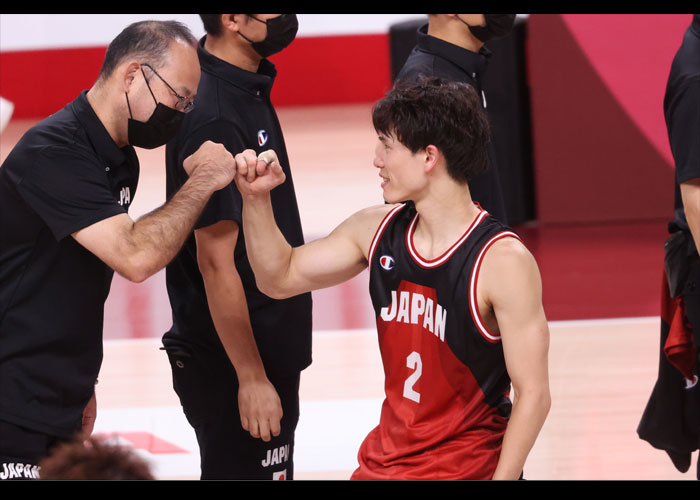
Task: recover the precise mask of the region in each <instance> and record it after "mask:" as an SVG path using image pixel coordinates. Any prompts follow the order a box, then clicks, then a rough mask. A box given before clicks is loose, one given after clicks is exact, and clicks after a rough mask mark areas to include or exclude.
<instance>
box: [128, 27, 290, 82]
mask: <svg viewBox="0 0 700 500" xmlns="http://www.w3.org/2000/svg"><path fill="white" fill-rule="evenodd" d="M283 15H284V14H283ZM246 16H248V17H249V18H251V19H255V20H256V21H257V22H259V23H262V24H264V25H265V26H267V21H263V20H261V19H258V18H257V17H255V16H254V15H253V14H246ZM238 34H239V35H241V36H242V37H243V38H244V39H245V41H246V42H248V43H250V44H251V45H252V44H254V43H257V42H254V41H253V40H251V39H250V38H248V37H247V36H245V35H244V34H243V33H241V32H240V31H239V32H238ZM265 37H267V35H265ZM141 71H143V70H141Z"/></svg>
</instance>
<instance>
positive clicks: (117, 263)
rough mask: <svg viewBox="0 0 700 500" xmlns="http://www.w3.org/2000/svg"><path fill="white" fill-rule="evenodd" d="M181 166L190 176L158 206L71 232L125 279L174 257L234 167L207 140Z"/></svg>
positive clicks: (140, 276)
mask: <svg viewBox="0 0 700 500" xmlns="http://www.w3.org/2000/svg"><path fill="white" fill-rule="evenodd" d="M184 167H185V170H187V172H188V174H189V175H190V177H189V178H188V180H187V182H186V183H185V184H184V185H183V187H182V188H181V189H180V190H179V191H178V192H177V193H176V194H175V195H174V196H173V197H172V198H171V199H170V200H169V201H168V202H167V203H166V204H164V205H163V206H161V207H159V208H157V209H156V210H154V211H153V212H151V213H149V214H147V215H144V216H143V217H141V218H140V219H139V220H138V221H136V222H134V221H133V220H132V219H131V217H129V215H128V214H119V215H115V216H113V217H109V218H107V219H104V220H101V221H99V222H96V223H95V224H92V225H90V226H88V227H86V228H83V229H81V230H79V231H76V232H75V233H73V235H72V236H73V237H74V238H75V239H76V241H78V243H80V244H81V245H83V246H84V247H85V248H87V249H88V250H89V251H90V252H92V253H93V254H95V255H96V256H97V257H99V258H100V259H101V260H102V261H103V262H104V263H105V264H107V265H108V266H110V267H111V268H112V269H114V270H115V271H116V272H117V273H119V274H121V275H122V276H124V277H125V278H127V279H129V280H131V281H135V282H141V281H143V280H145V279H146V278H148V277H149V276H151V275H153V274H154V273H156V272H157V271H159V270H160V269H162V268H163V267H165V265H166V264H168V262H170V261H171V260H172V259H173V257H175V255H176V254H177V252H178V251H179V250H180V247H181V246H182V245H183V243H184V242H185V239H186V238H187V236H188V235H189V234H190V232H191V231H192V228H193V227H194V223H195V222H196V221H197V218H198V217H199V214H200V213H201V212H202V209H203V208H204V206H205V205H206V203H207V200H209V197H210V196H211V195H212V193H214V192H215V191H217V190H218V189H221V188H223V187H224V186H227V185H228V184H230V183H231V180H232V179H233V174H234V171H235V164H234V161H233V156H232V155H231V154H230V153H229V152H228V151H226V149H225V148H224V147H223V146H222V145H221V144H214V143H212V142H206V143H204V144H203V145H202V146H201V147H200V148H199V150H197V152H195V153H194V154H193V155H191V156H190V157H188V158H187V159H186V160H185V162H184Z"/></svg>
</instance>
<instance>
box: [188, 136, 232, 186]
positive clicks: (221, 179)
mask: <svg viewBox="0 0 700 500" xmlns="http://www.w3.org/2000/svg"><path fill="white" fill-rule="evenodd" d="M182 167H183V168H184V169H185V172H187V175H189V176H190V177H194V176H197V177H199V178H200V179H202V180H203V181H204V182H206V183H207V184H209V185H211V187H212V190H213V191H217V190H219V189H223V188H224V187H226V186H228V185H229V184H231V181H232V180H233V176H234V175H235V173H236V163H235V161H234V159H233V155H232V154H231V153H229V152H228V151H227V150H226V148H225V147H224V146H223V145H221V144H218V143H215V142H212V141H205V142H204V143H202V145H201V146H200V147H199V149H197V151H195V152H194V153H192V154H191V155H190V156H188V157H187V158H185V160H184V161H183V162H182Z"/></svg>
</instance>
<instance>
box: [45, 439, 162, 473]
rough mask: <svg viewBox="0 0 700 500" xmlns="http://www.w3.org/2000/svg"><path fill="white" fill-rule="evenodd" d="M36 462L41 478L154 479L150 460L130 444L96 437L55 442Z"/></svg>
mask: <svg viewBox="0 0 700 500" xmlns="http://www.w3.org/2000/svg"><path fill="white" fill-rule="evenodd" d="M39 466H40V468H41V469H40V479H43V480H59V479H69V480H137V479H141V480H143V479H146V480H147V479H155V478H154V477H153V475H152V473H151V468H150V464H148V462H146V461H145V460H144V459H142V458H141V457H140V456H138V455H137V454H136V452H135V451H134V450H133V449H132V448H129V447H125V446H122V445H119V444H116V443H110V442H108V441H106V440H100V439H97V438H90V439H88V440H87V441H85V440H83V439H80V438H77V439H75V440H74V441H71V442H67V443H64V444H62V445H60V446H57V447H56V448H54V450H53V451H52V452H51V454H50V455H49V456H48V457H46V458H45V459H43V460H42V461H41V462H40V464H39Z"/></svg>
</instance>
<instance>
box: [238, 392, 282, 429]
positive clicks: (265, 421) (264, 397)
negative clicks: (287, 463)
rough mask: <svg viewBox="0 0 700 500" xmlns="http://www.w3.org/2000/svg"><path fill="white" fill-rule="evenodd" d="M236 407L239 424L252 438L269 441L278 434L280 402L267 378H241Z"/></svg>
mask: <svg viewBox="0 0 700 500" xmlns="http://www.w3.org/2000/svg"><path fill="white" fill-rule="evenodd" d="M238 409H239V411H240V414H241V425H242V426H243V428H244V429H245V430H247V431H248V432H250V435H251V436H253V437H254V438H261V439H262V440H263V441H269V440H270V439H272V437H273V436H279V434H280V420H282V403H281V402H280V398H279V396H278V395H277V391H276V390H275V388H274V386H273V385H272V384H271V383H270V381H269V380H267V379H265V380H253V381H243V380H241V381H240V386H239V388H238Z"/></svg>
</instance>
